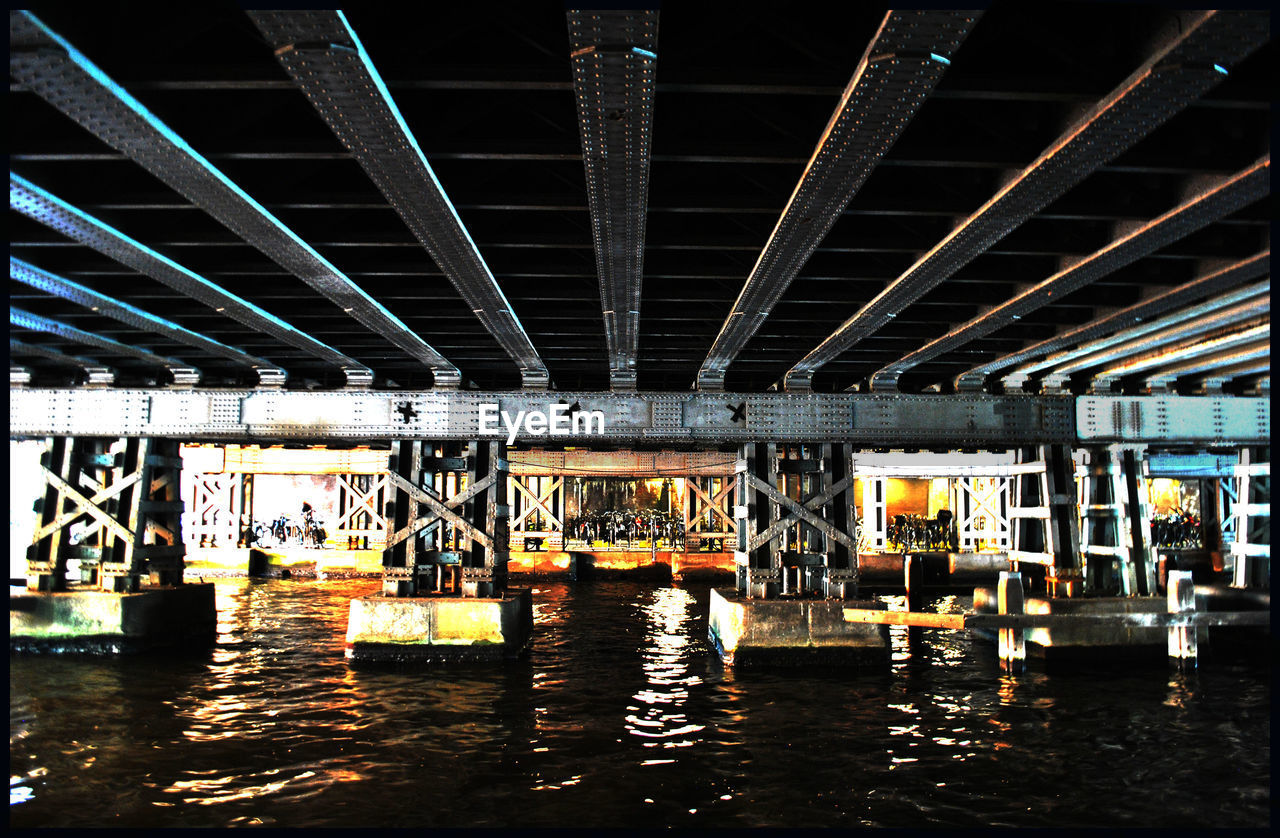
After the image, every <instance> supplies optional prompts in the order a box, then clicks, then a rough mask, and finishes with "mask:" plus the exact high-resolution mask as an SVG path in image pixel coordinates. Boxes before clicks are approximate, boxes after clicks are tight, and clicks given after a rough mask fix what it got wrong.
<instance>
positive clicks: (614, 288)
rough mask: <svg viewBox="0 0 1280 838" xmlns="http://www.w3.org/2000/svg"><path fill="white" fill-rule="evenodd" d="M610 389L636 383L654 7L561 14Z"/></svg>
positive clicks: (654, 56)
mask: <svg viewBox="0 0 1280 838" xmlns="http://www.w3.org/2000/svg"><path fill="white" fill-rule="evenodd" d="M567 17H568V24H569V49H570V51H571V52H570V55H571V58H572V61H573V90H574V96H575V98H576V100H577V107H578V127H579V130H580V133H581V135H582V161H583V164H584V165H585V167H586V178H587V203H588V205H589V206H590V209H591V231H592V236H593V238H594V239H595V250H596V271H597V274H598V276H599V280H600V306H601V311H602V313H603V315H604V334H605V341H606V343H607V348H608V353H609V386H610V388H611V389H613V390H616V391H630V390H635V388H636V356H637V353H638V350H639V343H640V289H641V283H642V279H643V275H644V234H645V219H646V216H647V207H648V202H649V158H650V154H649V149H650V145H651V142H652V136H653V96H654V81H655V79H654V75H655V72H656V68H657V62H658V56H657V49H658V12H657V11H656V10H626V11H615V10H608V11H594V10H593V11H580V10H570V11H568V12H567Z"/></svg>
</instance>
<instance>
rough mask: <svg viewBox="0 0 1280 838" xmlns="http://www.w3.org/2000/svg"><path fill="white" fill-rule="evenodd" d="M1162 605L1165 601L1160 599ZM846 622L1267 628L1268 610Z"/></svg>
mask: <svg viewBox="0 0 1280 838" xmlns="http://www.w3.org/2000/svg"><path fill="white" fill-rule="evenodd" d="M1160 604H1161V605H1164V600H1163V599H1161V600H1160ZM844 619H845V622H848V623H871V624H876V625H886V626H912V627H915V628H936V629H951V630H953V631H958V630H960V629H967V628H976V629H1010V628H1046V629H1071V628H1081V629H1084V628H1088V629H1097V628H1174V627H1177V626H1269V625H1271V612H1269V611H1191V612H1183V613H1176V614H1170V613H1168V612H1166V611H1145V612H1143V611H1123V612H1116V613H1112V614H935V613H930V612H922V611H881V610H873V609H869V608H846V609H844Z"/></svg>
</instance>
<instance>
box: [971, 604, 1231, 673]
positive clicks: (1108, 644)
mask: <svg viewBox="0 0 1280 838" xmlns="http://www.w3.org/2000/svg"><path fill="white" fill-rule="evenodd" d="M998 606H999V597H998V594H997V591H996V589H994V588H985V587H984V588H975V589H974V592H973V611H974V613H975V614H996V613H999V607H998ZM1168 610H1169V606H1168V601H1167V600H1166V598H1165V597H1162V596H1150V597H1071V598H1063V597H1056V598H1050V597H1043V596H1027V597H1026V598H1025V601H1024V612H1023V613H1026V614H1032V615H1034V614H1060V615H1108V614H1116V615H1120V614H1153V615H1158V614H1165V613H1167V612H1168ZM974 631H976V632H979V633H980V634H985V635H989V637H990V639H995V635H996V634H997V632H995V631H988V630H986V629H979V628H975V629H974ZM1198 631H1200V632H1207V631H1208V628H1203V627H1202V628H1200V629H1198ZM1168 635H1169V632H1168V630H1167V629H1166V628H1163V627H1160V626H1137V625H1127V624H1124V623H1123V622H1121V621H1118V620H1117V621H1114V622H1096V621H1090V622H1084V621H1082V622H1081V624H1080V625H1068V626H1061V625H1059V626H1052V627H1045V626H1037V627H1032V628H1027V629H1026V630H1025V639H1026V646H1027V653H1028V654H1029V655H1030V656H1033V657H1037V658H1040V659H1043V660H1045V661H1047V662H1053V661H1057V660H1061V661H1066V660H1072V659H1075V660H1079V659H1081V658H1086V657H1097V658H1099V659H1106V658H1107V657H1133V656H1146V655H1148V653H1149V654H1150V656H1151V657H1152V658H1153V659H1158V658H1160V657H1163V656H1164V655H1165V652H1166V649H1167V644H1168Z"/></svg>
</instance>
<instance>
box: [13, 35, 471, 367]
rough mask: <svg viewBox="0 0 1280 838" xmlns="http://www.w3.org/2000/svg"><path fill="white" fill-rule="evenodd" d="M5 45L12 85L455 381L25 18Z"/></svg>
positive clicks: (442, 363) (272, 220) (277, 225)
mask: <svg viewBox="0 0 1280 838" xmlns="http://www.w3.org/2000/svg"><path fill="white" fill-rule="evenodd" d="M9 44H10V53H9V72H10V74H11V75H12V76H13V78H14V79H16V80H18V81H19V82H21V83H22V84H25V85H26V86H27V87H28V88H29V89H30V90H31V91H32V92H34V93H35V94H36V95H38V96H39V97H40V98H42V99H44V100H45V101H46V102H48V103H49V104H50V105H52V106H53V107H55V108H57V109H58V110H59V111H62V113H63V114H65V115H66V116H68V117H69V118H71V119H72V120H74V121H75V122H77V123H79V124H80V125H81V126H83V127H84V128H85V129H87V130H88V131H89V132H90V133H92V134H93V135H94V136H96V137H98V138H99V139H100V140H102V141H103V142H105V143H106V144H107V145H109V146H111V147H112V148H115V149H116V150H118V151H120V152H121V153H123V154H124V155H126V156H127V157H128V158H129V159H131V160H133V161H134V162H136V163H137V164H138V165H140V166H142V167H143V168H144V169H146V170H147V171H149V172H150V173H151V174H153V175H155V176H156V177H157V178H159V179H160V180H161V181H163V182H164V183H165V184H167V185H168V186H169V187H170V188H172V189H173V190H174V191H176V192H178V193H179V194H181V195H183V196H184V197H186V198H187V199H188V200H189V201H191V202H192V203H193V204H195V205H196V206H198V207H200V208H201V209H203V210H204V211H205V212H207V213H208V214H209V215H211V216H213V217H214V218H215V219H217V220H218V221H219V222H220V223H222V224H223V225H224V226H225V227H227V228H228V229H229V230H231V231H232V232H234V233H235V234H236V235H238V236H240V238H242V239H243V240H244V241H245V242H247V243H248V244H250V245H252V246H253V247H255V248H257V249H258V250H259V251H261V252H262V253H263V254H264V255H265V256H267V258H269V259H271V260H272V261H273V262H275V263H276V264H278V265H280V266H281V267H283V268H284V269H285V270H287V271H289V272H290V273H292V274H294V275H295V276H297V277H298V278H299V279H301V280H302V281H303V282H305V283H306V284H307V285H309V286H310V287H311V288H313V289H315V290H316V291H317V292H319V293H320V294H322V295H324V296H325V297H327V298H328V299H329V300H331V301H332V302H333V303H335V304H336V305H337V306H338V307H339V308H341V309H342V310H343V311H344V312H345V313H347V314H349V315H351V316H352V317H353V318H355V319H356V320H357V321H359V322H360V323H361V324H363V325H364V326H365V327H367V328H368V329H370V330H371V331H373V332H375V333H377V334H379V335H381V336H382V337H383V338H385V339H386V340H387V341H389V342H390V343H392V344H394V345H395V346H397V347H399V348H400V349H402V350H403V351H404V352H405V353H407V354H408V355H410V356H411V357H413V358H416V359H417V360H419V361H420V362H422V363H423V364H424V365H425V366H427V367H428V368H429V369H430V370H431V371H432V374H433V375H434V376H435V383H436V386H439V387H456V386H458V385H459V384H460V383H461V373H460V372H459V370H458V368H457V367H455V366H454V365H453V364H451V363H450V362H449V361H447V360H445V358H444V356H442V355H441V354H440V353H439V352H437V351H436V350H435V349H433V348H432V347H431V346H429V345H428V344H427V343H426V342H425V341H423V340H422V338H421V337H419V336H418V335H417V333H415V332H413V331H410V330H409V328H408V327H407V326H405V325H404V323H402V322H401V321H400V320H399V319H398V318H396V317H395V315H393V314H392V313H391V312H390V311H388V310H387V309H386V308H385V307H384V306H383V305H382V304H381V303H379V302H378V301H377V300H375V299H373V298H372V297H370V296H369V295H368V294H367V293H365V291H364V290H363V289H361V288H360V287H359V286H358V285H356V284H355V283H354V282H352V281H351V280H350V279H349V278H348V277H347V276H345V275H344V274H343V273H342V272H341V271H339V270H338V269H337V268H336V267H334V266H333V265H332V264H331V263H330V262H329V261H328V260H326V259H325V258H324V257H323V256H321V255H320V254H319V253H317V252H316V251H315V249H314V248H312V247H311V246H310V245H308V244H307V243H306V242H304V241H303V240H302V239H301V238H299V237H298V235H297V234H296V233H294V232H293V231H292V230H290V229H289V228H288V227H286V226H285V225H284V224H283V223H282V222H281V221H280V220H279V219H278V218H276V217H275V216H274V215H272V214H271V213H270V212H268V211H267V209H266V208H265V207H263V206H262V205H261V204H260V203H258V202H257V201H255V200H254V199H253V198H251V197H250V196H249V195H248V194H246V193H245V192H244V190H242V189H240V187H238V186H236V185H235V184H234V183H233V182H232V181H231V179H230V178H228V177H227V176H226V175H225V174H223V173H222V172H221V171H220V170H218V169H217V168H216V167H215V166H214V165H213V164H212V163H210V162H209V160H208V159H206V158H205V157H203V156H201V155H200V154H199V153H198V152H197V151H196V150H195V149H194V148H192V147H191V146H190V145H189V144H187V142H186V141H185V140H183V139H182V138H181V137H179V136H178V135H177V134H175V133H174V132H173V130H172V129H170V128H169V127H168V126H166V125H165V124H164V123H162V122H161V121H160V120H159V119H157V118H156V117H155V115H154V114H152V113H151V112H150V111H148V110H147V109H146V108H145V107H143V105H142V103H140V102H139V101H137V100H136V99H134V98H133V97H132V96H131V95H129V93H128V92H126V91H125V90H124V89H123V88H121V87H120V86H119V85H118V84H116V83H115V82H114V81H112V80H111V79H109V78H108V77H107V76H106V74H105V73H103V72H102V70H101V69H99V68H98V67H97V66H95V65H94V64H93V63H92V62H90V61H89V59H88V58H86V57H85V56H84V55H82V54H81V53H80V52H79V51H78V50H76V49H75V47H73V46H72V45H71V44H69V43H67V42H66V41H65V40H64V39H63V38H61V37H60V36H59V35H57V34H56V33H54V32H52V31H51V30H50V29H49V28H48V27H46V26H45V25H44V24H43V23H41V22H40V21H39V20H38V19H37V18H36V17H35V16H34V15H32V14H30V13H29V12H11V13H10V15H9Z"/></svg>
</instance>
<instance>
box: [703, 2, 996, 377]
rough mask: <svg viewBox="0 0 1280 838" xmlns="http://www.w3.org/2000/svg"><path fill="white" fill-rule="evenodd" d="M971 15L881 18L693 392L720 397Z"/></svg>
mask: <svg viewBox="0 0 1280 838" xmlns="http://www.w3.org/2000/svg"><path fill="white" fill-rule="evenodd" d="M980 15H981V12H979V11H976V10H972V11H950V10H936V11H900V10H892V11H890V12H888V13H887V14H886V15H885V17H884V20H883V21H881V24H880V28H879V29H878V30H877V31H876V34H875V36H874V37H873V38H872V40H871V43H870V45H869V46H868V47H867V49H866V51H865V52H864V53H863V56H862V60H861V61H860V62H859V63H858V66H857V68H856V69H855V70H854V73H853V77H852V78H851V79H850V80H849V84H848V86H847V87H846V88H845V90H844V95H843V96H842V97H841V99H840V102H839V104H838V105H837V106H836V110H835V112H834V113H833V114H832V115H831V118H830V120H828V122H827V126H826V129H825V130H824V131H823V132H822V136H821V138H820V140H819V142H818V145H817V147H816V148H815V149H814V152H813V155H812V157H810V159H809V162H808V165H807V166H806V167H805V170H804V173H803V174H802V175H801V177H800V181H799V183H798V184H796V187H795V190H794V191H793V192H792V193H791V198H790V199H789V200H788V201H787V206H786V208H785V209H784V210H783V212H782V216H781V217H780V218H779V219H778V223H777V225H776V226H775V227H774V228H773V232H772V233H771V234H770V236H769V240H768V241H767V242H766V243H765V246H764V250H762V251H761V252H760V256H759V258H758V259H757V260H756V263H755V266H754V267H753V268H752V269H751V274H750V275H749V276H748V277H747V281H746V284H744V285H743V287H742V291H741V292H740V293H739V294H738V298H737V301H736V302H734V304H733V307H732V308H731V309H730V312H729V315H728V317H726V318H725V321H724V323H723V325H722V326H721V327H720V332H719V334H718V335H717V336H716V339H715V342H714V343H713V345H712V347H711V349H710V351H709V352H708V353H707V357H706V360H705V361H703V363H702V367H701V369H699V370H698V376H697V387H698V389H700V390H722V389H724V378H725V374H726V373H727V371H728V369H729V366H730V364H732V363H733V360H734V358H736V357H737V356H738V353H739V352H741V351H742V348H743V347H744V346H746V345H747V342H748V341H750V340H751V338H752V336H754V335H755V333H756V332H757V331H758V330H759V329H760V326H761V325H762V324H763V323H764V321H765V319H766V318H767V317H768V316H769V313H770V312H771V311H772V310H773V308H774V306H776V305H777V303H778V301H779V300H780V299H781V298H782V295H783V294H784V293H785V292H786V290H787V288H788V287H790V285H791V282H792V280H794V279H795V277H796V274H797V273H799V272H800V269H801V268H803V267H804V265H805V263H806V262H808V260H809V257H810V256H811V255H812V254H813V253H814V251H815V250H817V248H818V245H819V244H820V243H821V242H822V240H823V239H824V238H826V235H827V233H828V232H829V231H830V230H831V228H832V227H833V226H834V225H835V223H836V221H837V220H838V219H839V218H840V216H841V213H843V212H844V209H845V207H846V206H847V205H848V204H849V202H850V201H851V200H852V199H853V197H854V195H856V194H857V192H858V190H859V189H861V188H862V185H863V183H865V182H866V180H867V178H868V177H870V176H871V172H872V170H873V169H875V167H876V166H877V165H878V164H879V163H880V161H881V159H882V158H883V157H884V155H885V154H886V153H887V152H888V151H889V149H890V148H892V147H893V145H894V143H895V142H897V140H898V137H899V135H900V134H901V133H902V131H903V130H905V129H906V127H907V125H908V124H909V123H910V122H911V119H912V117H913V116H915V113H916V111H917V110H918V109H919V107H920V106H921V105H923V104H924V102H925V100H926V99H927V98H928V96H929V94H930V93H932V92H933V88H934V86H935V85H937V83H938V81H939V80H940V79H941V78H942V75H943V73H944V72H945V70H946V68H947V67H948V66H949V65H950V64H951V59H950V56H951V55H952V54H953V53H954V52H955V51H956V49H957V48H959V46H960V44H961V43H963V42H964V39H965V37H966V36H967V35H968V34H969V30H970V29H972V28H973V25H974V24H975V23H976V22H977V20H978V17H979V16H980Z"/></svg>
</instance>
